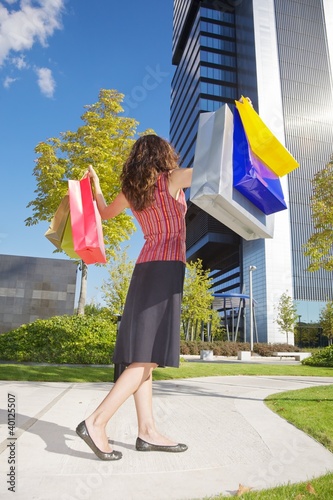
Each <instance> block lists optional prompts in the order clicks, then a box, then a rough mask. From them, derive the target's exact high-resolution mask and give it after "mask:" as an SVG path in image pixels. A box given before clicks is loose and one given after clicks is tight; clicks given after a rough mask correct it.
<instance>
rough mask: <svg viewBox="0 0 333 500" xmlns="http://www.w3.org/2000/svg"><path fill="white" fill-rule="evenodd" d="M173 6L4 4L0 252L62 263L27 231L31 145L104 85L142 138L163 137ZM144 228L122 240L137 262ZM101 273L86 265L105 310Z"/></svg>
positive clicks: (32, 183) (0, 5)
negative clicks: (118, 96)
mask: <svg viewBox="0 0 333 500" xmlns="http://www.w3.org/2000/svg"><path fill="white" fill-rule="evenodd" d="M172 13H173V0H160V1H156V0H140V1H138V0H126V2H121V1H119V0H0V117H1V118H0V171H1V197H0V209H1V219H0V220H1V223H0V254H6V255H22V256H29V257H44V258H67V257H66V255H62V254H54V253H53V250H54V247H53V245H52V244H51V243H50V242H49V241H48V240H47V239H46V238H45V237H44V233H45V231H46V230H47V228H48V224H47V223H40V224H38V225H36V226H33V227H27V226H26V225H25V219H26V218H27V217H29V216H31V215H32V213H31V210H30V209H28V208H27V205H28V203H29V202H30V201H32V200H33V199H35V196H36V195H35V193H34V191H35V189H36V179H35V177H34V175H33V169H34V165H35V160H36V158H37V155H36V153H35V152H34V149H35V147H36V146H37V144H38V143H39V142H41V141H45V140H46V139H48V138H50V137H59V135H60V133H61V132H65V131H67V130H72V131H76V130H77V128H78V127H79V126H80V125H82V123H83V122H82V121H81V116H82V114H83V113H84V111H85V108H84V106H85V105H89V104H93V103H95V102H97V101H98V94H99V91H100V90H101V89H115V90H117V91H118V92H120V93H122V94H124V96H125V98H124V102H123V107H124V114H125V116H129V117H131V118H135V119H136V120H137V121H138V122H139V125H138V128H137V131H138V132H142V131H144V130H146V129H147V128H152V129H154V130H155V132H156V133H157V134H158V135H160V136H162V137H164V138H166V139H168V138H169V119H170V91H171V80H172V76H173V73H174V67H173V66H172V64H171V48H172ZM142 244H143V238H142V234H141V232H140V230H139V229H138V231H137V232H136V233H134V235H132V237H131V239H130V240H129V241H127V242H126V243H124V245H125V246H126V247H127V246H128V250H127V251H128V254H129V257H130V258H131V259H135V258H136V257H137V255H138V253H139V250H140V248H141V245H142ZM107 278H108V273H107V270H106V269H105V268H98V267H97V266H94V265H90V266H89V269H88V291H87V298H88V303H90V302H94V303H97V304H103V298H102V293H101V290H100V288H101V285H102V282H103V280H106V279H107Z"/></svg>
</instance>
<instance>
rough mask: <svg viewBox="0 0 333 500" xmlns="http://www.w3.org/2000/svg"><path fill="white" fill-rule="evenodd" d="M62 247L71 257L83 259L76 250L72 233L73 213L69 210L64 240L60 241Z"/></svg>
mask: <svg viewBox="0 0 333 500" xmlns="http://www.w3.org/2000/svg"><path fill="white" fill-rule="evenodd" d="M60 248H61V249H62V250H63V251H64V252H65V253H66V254H67V255H68V257H70V258H71V259H77V260H81V257H80V256H79V255H78V254H77V253H76V252H75V250H74V241H73V234H72V225H71V215H70V212H69V211H68V216H67V220H66V225H65V230H64V233H63V235H62V240H61V243H60Z"/></svg>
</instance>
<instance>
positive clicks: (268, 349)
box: [253, 343, 300, 357]
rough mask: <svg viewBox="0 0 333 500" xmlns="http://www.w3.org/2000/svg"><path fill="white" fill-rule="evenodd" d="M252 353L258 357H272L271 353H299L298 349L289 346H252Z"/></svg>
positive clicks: (262, 344) (261, 344) (259, 344)
mask: <svg viewBox="0 0 333 500" xmlns="http://www.w3.org/2000/svg"><path fill="white" fill-rule="evenodd" d="M253 351H254V352H256V353H257V354H259V356H266V357H267V356H272V354H273V352H278V351H282V352H299V351H300V349H299V348H298V347H296V346H294V345H290V344H264V343H258V344H253Z"/></svg>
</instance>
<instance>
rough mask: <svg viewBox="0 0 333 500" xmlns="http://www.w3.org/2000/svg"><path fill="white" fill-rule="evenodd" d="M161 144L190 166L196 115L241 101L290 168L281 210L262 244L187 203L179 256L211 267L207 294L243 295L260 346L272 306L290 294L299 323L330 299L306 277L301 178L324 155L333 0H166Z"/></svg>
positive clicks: (332, 294) (332, 140)
mask: <svg viewBox="0 0 333 500" xmlns="http://www.w3.org/2000/svg"><path fill="white" fill-rule="evenodd" d="M172 44H173V46H172V50H173V64H174V65H175V66H176V68H175V74H174V78H173V82H172V93H171V119H170V140H171V142H172V143H173V145H174V146H175V148H176V149H177V150H178V152H179V153H180V155H181V159H182V166H183V167H189V166H191V165H192V164H193V159H194V153H195V144H196V135H197V129H198V120H199V115H200V113H202V112H206V111H216V110H217V109H218V108H219V107H220V106H221V105H223V104H224V103H228V104H229V105H230V107H231V108H233V105H234V101H235V99H239V98H240V97H241V95H244V96H248V97H250V98H251V100H252V103H253V106H254V108H255V109H256V110H257V111H258V112H259V114H260V116H261V117H262V119H263V120H264V121H265V123H266V124H267V125H268V126H269V127H270V128H271V130H272V131H273V132H274V133H275V135H276V136H277V137H278V138H279V139H280V140H281V142H283V143H284V144H285V145H286V147H287V149H288V150H289V151H290V152H291V153H292V155H293V156H294V157H295V158H296V159H297V161H298V162H299V163H300V167H299V168H298V169H296V170H295V171H293V172H292V173H291V174H289V175H288V176H285V177H283V178H282V184H283V189H284V194H285V198H286V201H287V203H288V210H285V211H283V212H279V213H277V214H275V216H274V219H275V229H274V237H273V238H272V239H265V240H264V239H259V240H252V241H245V240H244V239H242V238H241V237H240V236H238V235H237V234H236V233H234V232H233V231H232V230H230V229H229V228H227V227H226V226H224V225H223V224H221V223H220V222H218V221H217V220H215V219H214V218H212V217H211V216H209V215H208V214H206V213H205V212H203V211H202V210H200V209H199V208H198V207H196V206H195V205H194V204H191V203H189V209H188V214H187V256H188V259H194V260H195V259H196V258H198V257H199V258H201V259H202V260H203V263H204V265H205V267H206V268H209V269H211V272H212V276H213V278H214V289H215V291H216V292H235V293H241V292H247V293H248V291H249V268H250V266H255V267H256V271H255V272H253V274H252V279H253V297H254V298H255V300H256V323H257V330H258V335H259V340H260V341H268V342H283V341H285V336H284V334H281V332H279V329H278V326H277V324H276V322H275V319H276V314H277V313H276V306H277V303H278V301H279V298H280V296H281V294H282V293H284V292H287V293H288V294H289V295H291V296H292V297H293V299H294V301H295V303H296V305H297V308H298V314H299V315H300V316H301V321H302V322H311V321H314V322H315V321H316V320H317V319H318V314H319V311H320V309H321V308H322V307H323V306H324V303H325V301H327V300H331V299H333V285H332V283H333V282H332V278H333V275H332V273H328V272H325V271H317V272H314V273H310V272H308V271H307V266H308V261H307V259H306V257H305V256H304V253H303V245H304V244H305V243H306V241H307V240H308V238H309V236H310V234H311V233H312V231H313V225H312V220H311V210H310V205H309V202H310V197H311V193H312V183H311V180H312V178H313V176H314V174H315V173H316V172H317V171H318V170H320V169H321V168H322V167H323V166H324V165H325V164H326V163H327V162H328V161H329V160H330V158H331V155H332V154H333V82H332V67H333V63H332V60H333V0H227V1H222V0H211V1H208V0H207V1H204V0H174V20H173V42H172Z"/></svg>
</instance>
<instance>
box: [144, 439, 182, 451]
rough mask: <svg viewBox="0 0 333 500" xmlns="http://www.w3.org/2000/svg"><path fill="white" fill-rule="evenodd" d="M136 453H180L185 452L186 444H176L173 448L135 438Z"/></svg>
mask: <svg viewBox="0 0 333 500" xmlns="http://www.w3.org/2000/svg"><path fill="white" fill-rule="evenodd" d="M135 448H136V450H137V451H167V452H169V453H180V452H182V451H186V450H187V446H186V444H182V443H178V444H175V445H173V446H168V445H167V446H165V445H160V444H151V443H147V441H144V440H143V439H141V438H139V437H138V438H137V440H136V443H135Z"/></svg>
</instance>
